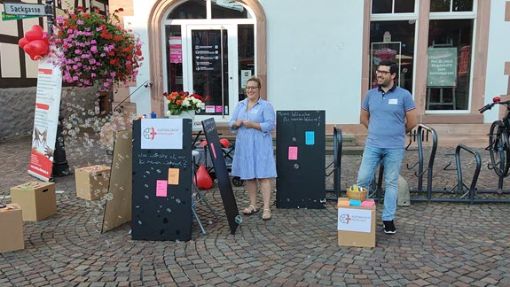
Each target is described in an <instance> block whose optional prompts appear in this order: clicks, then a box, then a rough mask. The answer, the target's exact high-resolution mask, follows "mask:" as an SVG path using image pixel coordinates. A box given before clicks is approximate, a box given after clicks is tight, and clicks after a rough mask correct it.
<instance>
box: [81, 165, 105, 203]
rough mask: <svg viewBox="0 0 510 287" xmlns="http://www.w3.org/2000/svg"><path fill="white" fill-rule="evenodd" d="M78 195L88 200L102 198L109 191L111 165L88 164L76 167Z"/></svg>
mask: <svg viewBox="0 0 510 287" xmlns="http://www.w3.org/2000/svg"><path fill="white" fill-rule="evenodd" d="M74 172H75V181H76V196H77V197H79V198H83V199H86V200H96V199H100V198H101V197H102V196H103V195H104V194H106V193H107V192H108V185H109V183H110V167H109V166H106V165H94V166H86V167H82V168H77V169H75V171H74Z"/></svg>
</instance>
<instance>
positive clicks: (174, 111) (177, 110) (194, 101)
mask: <svg viewBox="0 0 510 287" xmlns="http://www.w3.org/2000/svg"><path fill="white" fill-rule="evenodd" d="M163 96H164V97H166V99H167V100H168V111H167V112H166V114H167V116H176V115H181V114H182V113H183V112H193V114H194V113H195V112H200V111H201V110H203V109H204V108H205V104H204V99H203V98H202V96H200V95H198V94H190V93H188V92H182V91H181V92H171V93H170V94H169V93H163Z"/></svg>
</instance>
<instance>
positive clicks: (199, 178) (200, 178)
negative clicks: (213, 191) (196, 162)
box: [193, 164, 213, 189]
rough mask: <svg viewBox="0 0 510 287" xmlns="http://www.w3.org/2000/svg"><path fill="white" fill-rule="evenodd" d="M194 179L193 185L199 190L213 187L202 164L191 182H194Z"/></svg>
mask: <svg viewBox="0 0 510 287" xmlns="http://www.w3.org/2000/svg"><path fill="white" fill-rule="evenodd" d="M195 178H196V182H195V184H196V186H197V187H198V188H200V189H210V188H211V187H212V186H213V180H212V178H211V176H210V175H209V173H208V172H207V169H206V168H205V165H203V164H201V165H200V167H199V168H198V170H197V173H196V175H195V176H194V177H193V181H195Z"/></svg>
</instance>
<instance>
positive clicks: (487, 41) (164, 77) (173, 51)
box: [0, 0, 510, 134]
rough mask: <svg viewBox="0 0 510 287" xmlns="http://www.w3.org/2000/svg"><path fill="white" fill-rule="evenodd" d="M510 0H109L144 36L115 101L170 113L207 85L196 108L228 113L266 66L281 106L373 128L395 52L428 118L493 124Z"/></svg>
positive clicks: (503, 74)
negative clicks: (369, 101) (363, 119)
mask: <svg viewBox="0 0 510 287" xmlns="http://www.w3.org/2000/svg"><path fill="white" fill-rule="evenodd" d="M509 3H510V2H509V1H506V0H363V1H360V0H343V1H332V0H316V1H304V0H297V1H296V0H122V1H121V0H110V1H108V4H109V9H110V11H113V10H115V9H118V8H120V7H122V8H124V12H123V14H121V15H122V16H123V21H124V25H125V26H126V27H127V28H130V29H133V30H134V31H135V33H136V34H138V36H139V37H140V38H141V40H142V42H143V49H142V50H143V53H144V56H145V61H144V63H143V65H142V67H141V70H140V73H139V75H138V78H137V81H136V83H134V84H133V86H132V87H130V88H128V89H125V90H121V92H120V93H118V94H117V95H115V100H116V101H121V100H122V99H123V98H125V97H127V96H128V95H129V94H131V96H129V98H130V101H131V102H132V103H135V104H136V110H137V113H139V114H145V113H150V112H151V111H156V112H157V113H158V114H159V115H163V114H164V113H165V106H166V105H165V104H166V103H165V99H164V98H163V96H162V94H163V92H166V91H177V90H184V91H190V92H197V93H199V94H201V95H203V96H207V97H208V101H207V103H206V109H205V110H204V111H203V112H202V113H200V114H199V115H197V117H198V119H201V118H207V117H211V116H212V117H214V118H215V119H216V121H217V122H219V123H224V122H226V121H227V120H228V118H229V114H230V111H232V109H233V108H234V107H235V105H236V104H237V103H238V102H239V100H241V99H243V97H244V84H245V81H246V79H247V78H249V77H250V76H251V75H257V76H259V77H260V78H261V79H262V81H263V96H264V97H266V98H268V99H269V100H270V101H271V102H272V103H273V105H274V107H275V109H276V110H325V111H326V121H327V123H328V124H329V125H335V124H339V125H341V126H342V127H343V129H344V130H345V131H347V132H351V133H355V134H356V133H363V132H364V129H363V128H361V126H360V125H359V110H360V104H361V101H362V99H363V97H364V95H365V93H366V91H367V90H368V89H369V88H371V87H372V86H373V83H374V67H375V65H377V63H378V62H379V61H381V60H386V59H389V60H394V61H396V62H397V63H398V65H399V73H398V84H399V85H400V86H402V87H405V88H406V89H408V90H410V91H411V92H412V94H413V96H414V99H415V102H416V104H417V108H418V111H419V114H420V122H422V123H427V124H443V125H455V126H458V125H459V124H464V125H471V126H469V128H468V129H466V132H468V131H469V130H472V129H473V128H472V127H473V125H477V126H481V128H480V129H479V131H483V130H485V129H486V126H484V124H487V123H490V122H492V121H493V120H495V119H497V118H498V117H499V116H500V115H501V111H499V110H497V109H493V110H492V111H489V112H486V113H485V114H483V115H482V114H480V113H479V112H478V109H479V108H480V107H482V106H483V105H484V104H485V103H488V102H490V101H491V99H492V97H494V96H500V95H506V94H508V89H509V80H508V74H510V65H509V64H508V62H510V52H508V51H509V46H510V41H507V40H505V37H504V36H503V35H509V34H510V22H508V21H505V20H510V4H509ZM18 25H20V24H18ZM23 25H24V24H23ZM19 35H20V34H19V32H18V34H17V36H19ZM0 37H1V36H0ZM12 37H13V38H12V39H11V38H9V39H11V40H14V38H15V37H16V36H14V35H13V36H12ZM0 39H2V38H0ZM11 42H12V41H11ZM8 49H9V50H5V51H4V48H3V46H2V53H3V54H2V55H4V54H5V55H7V54H9V55H12V54H18V55H20V57H21V56H22V53H21V52H20V51H18V50H17V47H9V48H8ZM2 58H3V57H2ZM2 58H0V61H1V63H2V67H4V61H3V59H2ZM25 62H26V61H25ZM8 65H9V66H10V65H11V64H8ZM30 65H33V64H30ZM32 68H33V67H30V68H29V67H26V69H25V70H26V72H25V73H26V75H28V73H34V74H35V71H34V72H31V71H32V70H31V69H32ZM28 70H30V72H29V71H28ZM11 73H13V72H11ZM18 74H19V75H21V76H23V71H20V72H18V73H17V74H16V75H18ZM1 75H2V76H4V73H2V74H1ZM11 76H12V74H11ZM3 79H4V78H2V79H1V80H0V81H2V80H3ZM0 83H1V82H0ZM5 83H7V82H5ZM147 83H151V84H152V85H147ZM2 87H4V86H2ZM140 87H141V88H140Z"/></svg>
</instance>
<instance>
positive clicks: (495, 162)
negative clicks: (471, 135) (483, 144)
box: [489, 121, 510, 176]
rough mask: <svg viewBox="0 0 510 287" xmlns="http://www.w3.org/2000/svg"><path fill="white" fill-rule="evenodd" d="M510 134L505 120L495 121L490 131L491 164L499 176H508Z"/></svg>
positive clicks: (509, 166)
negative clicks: (509, 140) (509, 138)
mask: <svg viewBox="0 0 510 287" xmlns="http://www.w3.org/2000/svg"><path fill="white" fill-rule="evenodd" d="M507 137H508V134H507V133H506V131H505V127H504V126H503V122H501V121H495V122H493V123H492V125H491V129H490V132H489V155H490V159H491V166H492V168H493V169H494V172H496V174H497V175H498V176H507V175H508V170H509V168H510V151H509V146H508V138H507Z"/></svg>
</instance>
